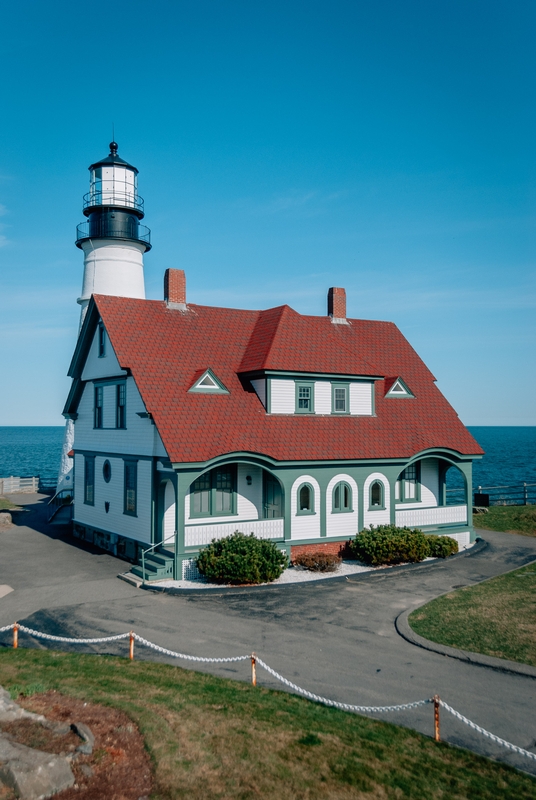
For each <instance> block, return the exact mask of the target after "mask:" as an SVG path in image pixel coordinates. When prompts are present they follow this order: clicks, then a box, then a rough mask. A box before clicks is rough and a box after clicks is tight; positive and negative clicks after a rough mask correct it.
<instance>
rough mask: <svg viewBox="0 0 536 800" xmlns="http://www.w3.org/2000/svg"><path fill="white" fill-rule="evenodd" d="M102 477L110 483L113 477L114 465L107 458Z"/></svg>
mask: <svg viewBox="0 0 536 800" xmlns="http://www.w3.org/2000/svg"><path fill="white" fill-rule="evenodd" d="M102 477H103V478H104V480H105V481H106V483H110V478H111V477H112V465H111V464H110V462H109V461H108V459H106V461H105V462H104V464H103V465H102Z"/></svg>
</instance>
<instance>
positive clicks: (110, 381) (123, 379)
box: [84, 375, 129, 386]
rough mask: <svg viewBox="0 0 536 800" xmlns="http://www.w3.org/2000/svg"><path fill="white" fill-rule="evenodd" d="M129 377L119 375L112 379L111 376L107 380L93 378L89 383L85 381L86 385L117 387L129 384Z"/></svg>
mask: <svg viewBox="0 0 536 800" xmlns="http://www.w3.org/2000/svg"><path fill="white" fill-rule="evenodd" d="M128 377H129V375H118V376H117V377H116V378H113V377H112V378H110V377H109V376H108V377H106V378H91V380H89V381H84V383H92V384H93V385H94V386H117V385H118V384H120V383H125V384H126V382H127V378H128Z"/></svg>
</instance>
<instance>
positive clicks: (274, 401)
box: [270, 378, 296, 414]
mask: <svg viewBox="0 0 536 800" xmlns="http://www.w3.org/2000/svg"><path fill="white" fill-rule="evenodd" d="M270 384H271V385H270V406H271V408H270V411H271V413H272V414H294V412H295V410H296V389H295V384H294V381H292V380H282V379H280V378H272V379H271V382H270Z"/></svg>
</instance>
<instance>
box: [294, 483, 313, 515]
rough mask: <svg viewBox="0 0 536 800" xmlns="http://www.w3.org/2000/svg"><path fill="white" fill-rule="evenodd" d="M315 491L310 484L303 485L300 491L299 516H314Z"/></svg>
mask: <svg viewBox="0 0 536 800" xmlns="http://www.w3.org/2000/svg"><path fill="white" fill-rule="evenodd" d="M314 499H315V493H314V489H313V487H312V486H311V484H310V483H302V485H301V486H300V488H299V489H298V511H297V513H298V514H314V513H315V508H314Z"/></svg>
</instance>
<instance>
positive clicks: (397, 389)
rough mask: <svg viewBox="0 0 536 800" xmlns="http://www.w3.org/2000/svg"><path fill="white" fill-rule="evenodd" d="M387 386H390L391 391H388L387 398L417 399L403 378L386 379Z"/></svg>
mask: <svg viewBox="0 0 536 800" xmlns="http://www.w3.org/2000/svg"><path fill="white" fill-rule="evenodd" d="M385 382H386V385H387V386H389V384H391V385H390V386H389V389H388V390H387V391H386V393H385V396H386V397H411V398H413V397H415V395H414V394H413V392H412V391H411V390H410V388H409V387H408V386H407V384H406V383H404V381H403V380H402V378H395V379H393V378H386V381H385Z"/></svg>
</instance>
